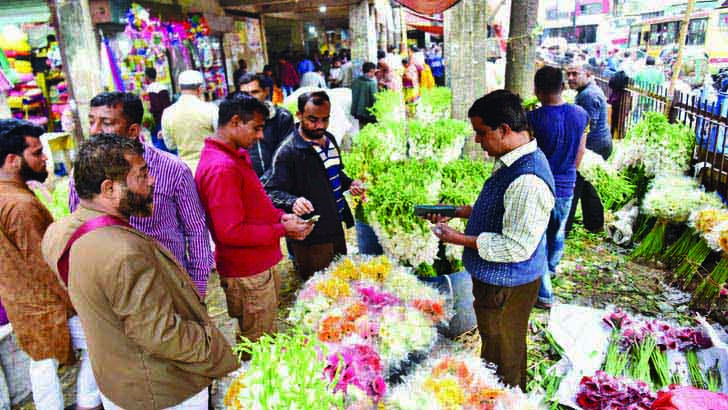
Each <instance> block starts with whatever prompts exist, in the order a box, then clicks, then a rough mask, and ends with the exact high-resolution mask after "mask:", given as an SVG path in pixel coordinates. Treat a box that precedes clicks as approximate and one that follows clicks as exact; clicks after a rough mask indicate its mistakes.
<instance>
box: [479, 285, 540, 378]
mask: <svg viewBox="0 0 728 410" xmlns="http://www.w3.org/2000/svg"><path fill="white" fill-rule="evenodd" d="M540 287H541V278H539V279H536V280H535V281H533V282H531V283H526V284H525V285H520V286H515V287H512V288H506V287H503V286H494V285H489V284H487V283H483V282H481V281H479V280H477V279H475V278H473V297H474V298H475V300H474V301H473V308H474V309H475V317H476V319H477V321H478V333H480V339H481V341H482V346H481V348H480V357H481V358H482V359H484V360H486V361H488V362H490V363H493V364H495V365H496V366H498V368H497V370H496V373H497V374H498V376H500V377H501V378H502V379H503V383H505V384H507V385H509V386H519V387H520V388H521V390H523V391H525V390H526V332H527V331H528V317H529V316H530V315H531V309H533V305H534V303H536V297H537V296H538V289H539V288H540Z"/></svg>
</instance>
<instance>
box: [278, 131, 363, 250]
mask: <svg viewBox="0 0 728 410" xmlns="http://www.w3.org/2000/svg"><path fill="white" fill-rule="evenodd" d="M326 136H327V137H328V139H329V141H331V143H332V144H334V146H335V147H336V149H337V150H338V151H339V152H341V150H340V149H339V145H338V144H337V143H336V139H335V138H334V136H333V135H331V134H329V133H328V132H327V133H326ZM339 179H340V181H341V189H342V191H348V190H349V187H350V186H351V182H352V179H351V178H349V177H348V176H347V175H346V173H345V172H344V164H343V162H342V164H341V168H340V171H339ZM265 190H266V191H267V192H268V195H269V196H270V198H271V200H273V205H275V206H276V207H277V208H280V209H283V210H284V211H286V212H289V213H290V212H293V203H294V202H296V199H298V198H299V197H304V198H306V199H308V200H309V201H311V203H312V204H313V208H314V212H313V214H315V215H320V216H321V217H320V219H319V220H318V222H316V225H315V226H314V228H313V231H312V232H311V234H309V235H308V237H306V239H304V240H303V241H302V243H303V244H306V245H315V244H321V243H328V242H332V241H334V240H335V239H337V238H340V239H343V238H344V229H343V227H342V224H341V222H342V220H341V219H342V218H339V212H338V210H337V207H336V199H335V198H334V193H333V191H332V190H331V185H330V184H329V176H328V173H327V172H326V168H324V164H323V162H321V158H320V157H319V155H318V153H316V150H314V148H313V147H312V146H311V143H309V142H307V141H306V140H304V139H303V137H301V135H300V134H299V132H298V128H296V129H295V130H294V132H293V135H291V136H290V137H288V138H286V140H285V141H283V144H281V146H280V147H279V148H278V151H277V152H276V153H275V156H274V157H273V168H271V170H270V172H269V174H268V175H267V180H266V182H265ZM342 215H343V222H344V223H346V226H347V227H349V228H350V227H351V226H353V225H354V217H353V215H352V213H351V209H349V205H348V204H347V203H346V201H344V210H343V213H342ZM304 217H308V216H307V215H304Z"/></svg>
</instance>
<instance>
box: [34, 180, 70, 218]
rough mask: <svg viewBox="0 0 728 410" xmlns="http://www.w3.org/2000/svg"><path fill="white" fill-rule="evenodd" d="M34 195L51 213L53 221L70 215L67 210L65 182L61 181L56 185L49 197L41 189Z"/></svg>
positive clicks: (66, 187)
mask: <svg viewBox="0 0 728 410" xmlns="http://www.w3.org/2000/svg"><path fill="white" fill-rule="evenodd" d="M35 193H36V196H37V197H38V199H40V201H41V202H42V203H43V205H45V207H46V208H48V210H49V211H50V212H51V215H53V219H54V220H58V219H60V218H63V217H64V216H66V215H68V214H69V213H70V211H69V209H68V183H67V181H65V180H63V181H59V182H58V183H56V184H55V187H54V189H53V192H52V193H51V194H50V195H48V192H46V191H44V190H43V189H38V190H36V191H35Z"/></svg>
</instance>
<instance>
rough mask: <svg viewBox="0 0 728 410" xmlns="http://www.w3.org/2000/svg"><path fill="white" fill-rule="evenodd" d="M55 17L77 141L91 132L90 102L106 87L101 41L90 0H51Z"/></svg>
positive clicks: (50, 5)
mask: <svg viewBox="0 0 728 410" xmlns="http://www.w3.org/2000/svg"><path fill="white" fill-rule="evenodd" d="M48 6H49V7H50V9H51V14H52V17H51V19H52V21H53V25H54V26H55V29H56V33H57V37H58V43H59V44H61V57H62V59H63V70H64V72H65V75H66V82H67V83H68V85H69V92H70V97H71V104H70V105H71V108H72V112H73V122H74V133H73V134H74V135H73V136H74V138H75V140H76V142H77V143H79V142H81V141H83V139H84V136H85V135H88V121H86V118H88V113H89V102H90V101H91V98H93V97H94V96H95V95H96V94H98V93H100V92H101V91H102V87H101V76H100V73H101V64H100V60H99V45H98V43H97V42H96V36H95V35H94V28H93V25H92V24H91V13H90V9H89V4H88V0H49V1H48Z"/></svg>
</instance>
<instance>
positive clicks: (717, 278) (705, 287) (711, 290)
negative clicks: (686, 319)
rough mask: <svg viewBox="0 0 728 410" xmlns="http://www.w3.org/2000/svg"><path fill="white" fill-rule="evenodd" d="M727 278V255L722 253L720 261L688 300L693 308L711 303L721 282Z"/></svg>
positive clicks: (706, 306)
mask: <svg viewBox="0 0 728 410" xmlns="http://www.w3.org/2000/svg"><path fill="white" fill-rule="evenodd" d="M726 280H728V256H726V255H722V256H721V258H720V262H718V264H717V265H715V268H714V269H713V271H712V272H710V275H709V276H708V277H707V278H705V279H703V281H702V282H701V283H700V285H699V286H698V288H697V289H696V290H695V293H693V299H692V301H691V302H690V303H691V305H692V307H693V308H703V309H708V308H710V306H711V305H712V304H713V300H714V299H715V298H716V296H718V293H719V292H720V288H721V286H722V285H723V283H725V282H726Z"/></svg>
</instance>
